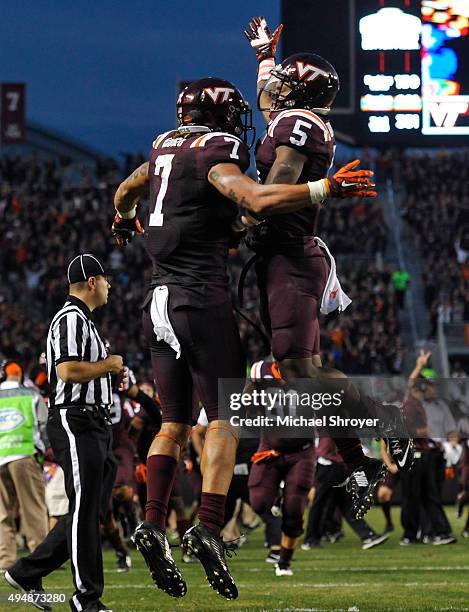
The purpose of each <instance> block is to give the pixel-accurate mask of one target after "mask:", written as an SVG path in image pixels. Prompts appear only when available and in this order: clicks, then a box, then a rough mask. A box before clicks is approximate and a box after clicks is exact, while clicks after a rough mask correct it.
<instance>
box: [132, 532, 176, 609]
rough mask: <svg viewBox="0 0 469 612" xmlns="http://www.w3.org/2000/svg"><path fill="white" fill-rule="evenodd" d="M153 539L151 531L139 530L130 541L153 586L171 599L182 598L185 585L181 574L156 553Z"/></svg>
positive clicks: (174, 566)
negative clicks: (143, 561) (148, 573)
mask: <svg viewBox="0 0 469 612" xmlns="http://www.w3.org/2000/svg"><path fill="white" fill-rule="evenodd" d="M153 538H154V536H153V534H152V533H151V531H149V530H148V529H141V530H140V531H139V532H138V533H136V534H135V535H134V536H133V539H132V541H133V542H134V544H135V546H136V547H137V550H138V551H139V553H140V554H141V555H142V557H143V558H144V560H145V563H146V564H147V567H148V569H149V570H150V574H151V577H152V579H153V582H154V583H155V585H156V586H157V587H158V588H159V589H161V590H162V591H164V592H165V593H167V594H168V595H170V596H171V597H184V595H185V594H186V593H187V585H186V583H185V580H184V578H183V576H182V574H181V572H180V571H179V569H178V568H177V566H176V564H174V565H172V564H170V563H168V561H167V560H166V559H165V558H164V557H162V556H160V555H158V554H157V553H156V551H155V545H154V543H153Z"/></svg>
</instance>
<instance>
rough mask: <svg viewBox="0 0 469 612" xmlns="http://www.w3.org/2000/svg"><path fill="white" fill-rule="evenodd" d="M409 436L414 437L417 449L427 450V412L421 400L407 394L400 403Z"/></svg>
mask: <svg viewBox="0 0 469 612" xmlns="http://www.w3.org/2000/svg"><path fill="white" fill-rule="evenodd" d="M402 411H403V413H404V416H405V422H406V426H407V430H408V432H409V436H411V437H414V436H415V437H414V445H415V449H416V450H417V451H421V452H422V451H428V450H429V439H428V421H427V413H426V412H425V408H424V407H423V404H422V402H421V401H419V400H418V399H417V398H416V397H413V396H412V395H408V396H407V397H406V399H405V401H404V403H403V405H402Z"/></svg>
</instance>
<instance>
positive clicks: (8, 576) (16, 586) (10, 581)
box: [4, 571, 52, 611]
mask: <svg viewBox="0 0 469 612" xmlns="http://www.w3.org/2000/svg"><path fill="white" fill-rule="evenodd" d="M4 577H5V580H6V581H7V582H8V584H9V585H10V586H12V587H13V588H14V589H17V590H18V591H21V592H22V593H27V592H28V591H27V590H26V589H25V588H24V587H22V586H21V584H19V582H16V580H15V579H14V578H13V576H12V575H11V574H10V573H9V572H8V571H6V572H5V574H4ZM28 603H30V604H31V605H32V606H34V607H35V608H37V609H38V610H46V611H47V610H52V607H51V606H47V605H41V604H40V603H36V602H34V601H29V602H28Z"/></svg>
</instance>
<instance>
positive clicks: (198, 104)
mask: <svg viewBox="0 0 469 612" xmlns="http://www.w3.org/2000/svg"><path fill="white" fill-rule="evenodd" d="M176 108H177V115H178V123H179V125H180V126H181V127H183V126H205V127H208V128H209V129H210V131H213V132H228V133H229V134H233V135H234V136H239V137H242V138H243V140H244V142H246V141H247V132H249V131H252V132H254V127H253V124H252V111H251V107H250V106H249V104H248V102H247V101H246V100H245V99H244V96H243V94H242V93H241V92H240V91H239V89H238V88H237V87H236V86H235V85H233V83H230V81H225V80H224V79H219V78H216V77H207V78H205V79H200V80H199V81H194V83H191V84H190V85H188V86H187V87H186V88H185V89H183V90H182V92H181V93H180V94H179V98H178V100H177V103H176ZM253 139H254V138H253Z"/></svg>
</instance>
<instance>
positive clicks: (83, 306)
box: [67, 295, 93, 321]
mask: <svg viewBox="0 0 469 612" xmlns="http://www.w3.org/2000/svg"><path fill="white" fill-rule="evenodd" d="M67 302H71V303H72V304H74V305H75V306H77V307H78V308H79V309H80V310H81V311H82V312H83V314H84V315H85V317H86V318H87V319H90V320H91V321H92V320H93V316H92V314H91V310H90V309H89V308H88V306H87V305H86V304H85V302H83V301H82V300H80V298H77V297H76V296H75V295H68V296H67Z"/></svg>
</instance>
